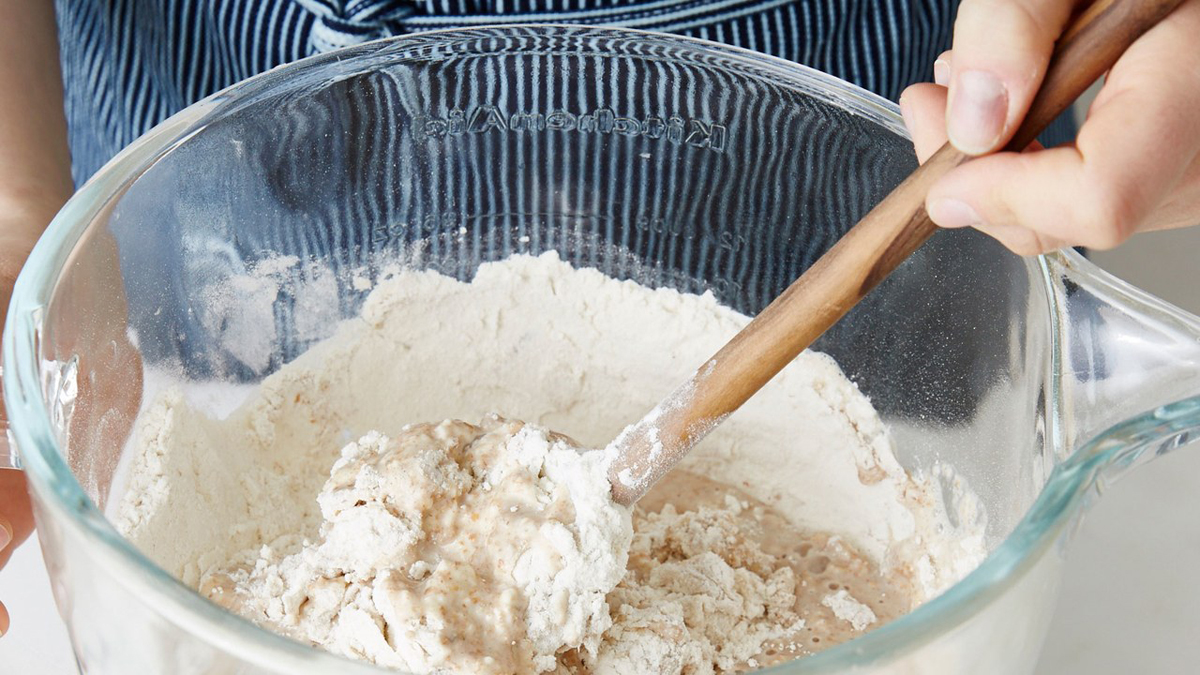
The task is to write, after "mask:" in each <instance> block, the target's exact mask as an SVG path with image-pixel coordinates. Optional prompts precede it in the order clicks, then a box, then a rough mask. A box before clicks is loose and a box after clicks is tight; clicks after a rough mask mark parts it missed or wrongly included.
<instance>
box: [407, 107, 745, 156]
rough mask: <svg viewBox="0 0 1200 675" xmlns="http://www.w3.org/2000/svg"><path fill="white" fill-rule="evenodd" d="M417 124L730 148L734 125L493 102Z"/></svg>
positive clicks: (436, 130) (436, 132) (439, 132)
mask: <svg viewBox="0 0 1200 675" xmlns="http://www.w3.org/2000/svg"><path fill="white" fill-rule="evenodd" d="M416 128H417V131H418V133H423V134H424V135H425V136H427V137H429V138H444V137H446V136H462V135H464V134H483V133H487V132H489V131H499V132H521V131H546V130H550V131H575V132H579V133H585V134H587V133H595V134H617V135H620V136H645V137H646V138H652V139H655V140H660V139H661V140H665V141H667V142H668V143H673V144H675V145H690V146H693V147H697V148H708V149H709V150H714V151H716V152H724V151H725V148H726V146H727V143H728V139H729V128H728V127H727V126H726V125H724V124H717V123H715V122H710V121H707V120H697V119H686V118H683V117H679V116H678V115H669V116H665V117H660V116H658V115H647V116H645V117H643V118H641V119H637V118H634V117H621V116H619V115H617V114H616V113H615V112H613V111H612V110H609V109H608V108H598V109H596V110H594V111H592V112H588V113H573V112H569V111H566V110H554V111H551V112H548V113H540V112H515V113H511V114H510V113H508V112H506V111H504V110H501V109H500V108H498V107H496V106H493V105H481V106H478V107H475V108H471V109H469V110H451V111H450V113H449V114H447V115H446V117H444V118H440V117H424V118H421V119H418V120H417V125H416Z"/></svg>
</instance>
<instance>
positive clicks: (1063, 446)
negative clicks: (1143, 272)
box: [1040, 251, 1200, 473]
mask: <svg viewBox="0 0 1200 675" xmlns="http://www.w3.org/2000/svg"><path fill="white" fill-rule="evenodd" d="M1040 264H1041V266H1042V271H1043V274H1044V275H1045V280H1046V282H1047V287H1048V288H1049V289H1050V302H1051V305H1052V312H1051V320H1052V325H1053V334H1052V345H1051V353H1052V358H1053V363H1052V369H1051V374H1052V377H1051V378H1050V381H1051V385H1050V386H1051V387H1052V388H1053V389H1054V391H1053V392H1049V393H1050V396H1048V397H1047V404H1048V405H1049V406H1051V410H1049V411H1048V412H1049V414H1048V415H1047V418H1048V419H1049V420H1051V421H1052V422H1051V423H1052V424H1053V425H1054V426H1056V427H1057V428H1055V429H1053V430H1052V433H1053V434H1054V436H1055V440H1056V441H1057V442H1056V444H1055V446H1056V448H1058V449H1059V452H1061V453H1063V454H1065V455H1070V454H1074V453H1075V452H1076V451H1077V450H1079V449H1080V448H1083V447H1085V446H1091V447H1093V449H1094V447H1095V445H1096V442H1097V441H1100V440H1102V439H1104V438H1106V437H1108V440H1109V441H1111V440H1113V438H1112V437H1111V435H1112V434H1113V433H1114V432H1116V431H1118V430H1123V433H1121V434H1118V435H1119V436H1120V437H1122V438H1125V439H1126V441H1129V440H1132V439H1131V438H1129V437H1128V432H1131V431H1133V429H1134V428H1136V429H1137V433H1136V436H1137V443H1136V444H1134V445H1136V447H1134V445H1130V446H1129V447H1128V449H1127V451H1126V452H1115V451H1114V450H1115V449H1114V447H1113V446H1112V443H1110V442H1105V443H1103V445H1105V446H1106V447H1108V448H1109V450H1110V451H1113V452H1109V453H1105V454H1107V455H1108V460H1109V461H1110V462H1112V466H1113V468H1116V466H1117V465H1120V466H1124V467H1127V466H1132V465H1133V464H1134V463H1136V462H1137V461H1138V460H1142V459H1148V458H1150V457H1154V456H1157V455H1159V454H1162V453H1164V452H1167V451H1169V450H1171V449H1173V448H1175V447H1179V446H1180V445H1185V444H1187V443H1189V442H1190V441H1192V440H1195V439H1197V438H1200V317H1196V316H1194V315H1192V314H1189V313H1188V312H1185V311H1183V310H1181V309H1179V308H1178V307H1175V306H1173V305H1171V304H1169V303H1167V302H1165V301H1163V300H1161V299H1159V298H1157V297H1155V296H1153V295H1150V294H1149V293H1146V292H1145V291H1142V290H1140V289H1138V288H1135V287H1134V286H1132V285H1130V284H1128V283H1126V282H1125V281H1122V280H1121V279H1118V278H1116V277H1114V276H1112V275H1111V274H1108V273H1107V272H1105V271H1103V270H1101V269H1100V268H1098V267H1096V266H1095V265H1093V264H1092V263H1090V262H1088V261H1087V260H1085V259H1084V258H1083V257H1082V256H1080V255H1079V254H1077V253H1075V252H1073V251H1066V252H1058V253H1054V254H1051V255H1047V256H1043V257H1042V258H1041V259H1040ZM1147 448H1155V450H1154V452H1151V453H1149V454H1148V453H1147V452H1146V450H1147ZM1060 459H1065V457H1060ZM1119 459H1121V460H1123V461H1118V460H1119ZM1106 473H1107V472H1106ZM1117 473H1119V471H1118V472H1117Z"/></svg>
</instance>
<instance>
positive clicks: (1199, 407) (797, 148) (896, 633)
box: [3, 26, 1200, 675]
mask: <svg viewBox="0 0 1200 675" xmlns="http://www.w3.org/2000/svg"><path fill="white" fill-rule="evenodd" d="M914 166H915V161H914V158H913V156H912V151H911V146H910V143H909V141H908V139H907V137H906V135H905V132H904V131H903V128H902V125H901V123H900V119H899V116H898V114H897V110H896V107H895V106H894V105H893V104H891V103H889V102H887V101H884V100H882V99H879V98H878V97H875V96H873V95H871V94H869V93H866V92H864V91H862V90H860V89H858V88H856V87H854V86H851V85H849V84H847V83H845V82H842V81H839V80H837V79H834V78H832V77H829V76H826V75H823V74H821V73H818V72H814V71H812V70H808V69H806V68H803V67H801V66H798V65H796V64H793V63H788V62H784V61H780V60H777V59H773V58H770V57H766V56H762V55H758V54H754V53H751V52H747V51H743V50H739V49H734V48H730V47H725V46H720V45H716V44H711V43H706V42H702V41H697V40H689V39H683V38H677V37H669V36H663V35H655V34H650V33H640V32H635V31H625V30H612V29H594V28H587V27H551V26H510V27H505V28H480V29H474V30H464V31H452V32H439V33H429V34H423V35H416V36H410V37H404V38H400V39H394V40H385V41H380V42H374V43H370V44H366V45H362V46H358V47H354V48H352V49H348V50H344V51H341V52H338V53H335V54H329V55H325V56H320V57H314V58H311V59H306V60H304V61H301V62H299V63H295V64H292V65H289V66H286V67H283V68H278V69H276V70H274V71H271V72H269V73H266V74H263V75H261V76H258V77H255V78H253V79H251V80H248V81H246V82H243V83H241V84H238V85H236V86H234V87H231V88H229V89H227V90H225V91H223V92H221V93H219V94H217V95H215V96H212V97H210V98H208V99H206V100H204V101H202V102H200V103H198V104H196V105H194V106H192V107H190V108H188V109H187V110H185V111H183V112H181V113H179V114H178V115H175V116H174V117H172V118H171V119H169V120H168V121H167V122H165V123H163V124H162V125H161V126H159V127H158V128H156V129H155V130H154V131H152V132H150V133H149V134H147V135H146V136H144V137H143V138H141V139H140V140H138V141H137V142H136V143H134V144H133V145H132V146H130V147H129V148H128V149H126V150H125V151H124V152H123V153H121V155H120V156H119V157H117V158H116V159H114V160H113V161H112V162H111V163H109V165H108V166H107V167H106V168H105V169H104V170H102V171H101V172H100V173H99V174H97V175H96V176H95V177H94V178H93V179H92V180H91V181H90V182H89V183H88V184H87V185H86V186H84V187H83V188H82V189H81V190H80V191H79V193H78V194H77V195H76V196H75V197H74V198H73V199H72V200H71V201H70V202H69V203H68V204H67V205H66V207H65V208H64V209H63V210H62V212H61V213H60V214H59V215H58V217H57V218H56V219H55V220H54V223H53V224H52V225H51V227H50V229H49V231H48V232H47V234H46V235H45V236H44V237H43V238H42V240H41V242H40V243H39V244H38V246H37V248H36V250H35V251H34V253H33V255H32V257H31V258H30V260H29V263H28V265H27V266H26V268H25V270H24V271H23V273H22V274H21V277H20V280H19V281H18V284H17V288H16V291H15V294H14V297H13V304H12V309H11V311H10V313H9V319H8V325H7V328H6V331H5V335H4V346H3V348H4V352H3V355H4V363H5V364H6V365H7V366H8V367H6V368H5V370H4V392H5V397H6V400H7V405H8V412H9V415H10V421H11V431H12V434H13V437H14V439H15V443H16V445H17V447H18V448H19V449H20V452H19V456H20V460H21V463H23V465H24V468H25V470H26V471H27V472H28V477H29V483H30V486H31V489H32V492H33V496H34V500H35V508H36V514H37V521H38V527H39V531H40V538H41V541H42V545H43V547H44V550H45V551H44V552H45V558H46V561H47V565H48V566H49V568H50V574H51V578H52V580H53V588H54V592H55V596H56V599H57V602H58V604H59V608H60V610H61V613H62V615H63V617H64V618H65V620H66V623H67V625H68V627H69V630H70V633H71V638H72V640H73V644H74V646H75V650H76V653H77V655H78V658H79V661H80V663H81V664H82V667H83V669H84V670H86V672H89V673H131V672H144V673H151V672H159V673H162V672H170V673H180V674H182V673H301V672H303V673H358V672H361V673H370V672H381V671H379V670H378V669H375V668H372V667H369V666H366V665H362V664H356V663H350V662H348V661H346V660H343V659H341V658H339V657H335V656H332V655H329V654H326V653H324V652H321V651H318V650H316V649H312V648H309V647H307V646H304V645H300V644H298V643H294V642H290V641H288V640H285V639H283V638H280V637H277V636H274V635H272V634H270V633H268V632H266V631H264V630H262V629H259V628H257V627H255V626H253V625H251V624H250V623H248V622H246V621H244V620H242V619H240V618H237V617H235V616H233V615H230V614H227V613H225V612H224V611H223V610H221V609H218V608H217V607H216V606H215V605H212V604H210V603H208V602H207V601H205V600H203V599H202V598H201V597H200V596H198V595H197V594H195V593H194V592H193V591H192V590H190V589H189V588H187V587H186V586H184V585H183V584H181V583H180V582H179V581H177V580H175V579H174V578H172V577H171V576H169V575H167V574H166V573H165V572H163V571H162V570H161V569H159V568H158V567H156V566H155V565H154V564H153V563H152V562H150V561H149V560H148V559H147V558H146V557H144V556H143V555H142V554H141V553H139V552H138V551H137V550H136V549H135V548H134V547H133V546H132V545H130V543H129V542H127V541H125V540H124V539H122V538H121V537H120V536H119V535H118V534H117V533H116V531H115V530H114V529H113V527H112V526H111V525H110V523H109V522H108V520H106V519H105V517H104V515H103V511H104V509H105V508H106V507H107V506H108V501H109V493H110V489H111V488H112V481H113V475H114V471H115V467H116V465H117V463H118V461H119V459H120V455H121V450H122V448H123V447H124V443H125V440H126V437H127V435H128V431H129V428H130V425H131V424H132V422H133V415H134V413H133V412H132V411H136V410H137V409H138V407H139V405H141V403H142V401H143V396H142V394H143V389H144V385H143V381H142V374H143V370H144V369H150V368H153V369H156V370H159V371H161V370H167V371H170V372H172V373H174V374H175V375H174V376H175V379H176V380H177V381H178V382H210V383H211V382H213V381H218V382H226V383H238V384H246V383H253V382H256V381H258V380H260V379H261V378H263V377H264V376H266V375H267V374H269V373H271V372H273V371H274V370H275V369H277V368H278V367H279V366H280V365H281V364H283V363H286V362H287V361H288V360H290V359H292V358H294V357H295V356H296V355H298V354H299V353H301V352H303V351H304V349H306V348H307V347H308V346H310V345H311V344H313V343H314V342H315V341H316V340H318V339H319V338H320V337H322V336H323V335H324V334H325V333H326V331H325V327H324V326H325V324H328V325H332V323H333V321H334V320H335V319H337V318H339V317H350V316H353V315H355V314H356V312H357V310H358V308H359V305H360V303H361V300H362V297H363V292H362V291H359V290H356V288H355V284H354V283H353V282H352V280H351V278H350V275H349V274H340V275H339V276H338V277H337V290H336V292H334V293H331V294H328V295H327V296H324V297H325V299H324V300H323V301H321V302H320V303H318V305H319V306H317V307H315V308H314V307H313V306H312V305H311V301H308V300H306V301H304V302H308V303H309V304H308V305H304V304H303V302H301V300H299V299H297V297H296V296H295V295H294V294H293V295H289V294H288V293H286V292H284V293H281V294H280V295H279V296H278V297H276V298H275V299H274V302H273V303H272V304H271V306H270V312H269V313H268V320H267V323H268V324H270V323H272V322H273V323H274V327H273V329H270V326H267V328H265V329H264V330H265V331H266V334H268V335H269V336H270V339H269V340H266V341H265V342H263V341H260V342H252V343H247V342H245V341H239V340H235V339H231V338H230V335H231V333H230V331H229V328H230V324H231V322H237V321H247V320H250V319H248V318H247V316H244V315H239V314H237V313H236V312H235V313H234V314H226V315H212V313H211V312H208V311H207V310H206V309H205V306H204V305H203V303H199V302H198V301H197V298H201V297H203V296H204V294H205V292H206V291H207V290H210V289H211V288H212V287H213V286H214V285H215V284H219V283H221V282H223V281H227V280H228V279H229V278H231V277H232V276H234V275H237V274H240V273H243V272H245V270H247V269H249V268H250V267H252V266H253V265H254V264H255V263H256V262H258V261H261V260H264V259H267V258H271V257H275V256H280V255H295V256H297V257H299V258H300V259H301V260H305V261H315V262H317V263H320V264H323V265H327V266H331V267H333V268H335V269H338V270H343V271H346V270H354V271H355V274H366V275H368V276H373V275H374V274H375V273H376V272H378V266H379V262H380V261H381V260H385V259H393V260H394V259H396V258H397V257H398V256H399V257H403V259H405V260H406V261H407V262H408V263H409V264H412V265H417V266H422V267H428V268H433V269H437V270H440V271H442V272H445V273H448V274H452V275H456V276H458V277H461V278H469V277H470V276H471V275H472V273H473V270H474V269H475V268H476V267H477V266H478V265H479V264H480V263H481V262H483V261H488V260H495V259H500V258H504V257H506V256H508V255H510V254H512V253H514V252H530V253H539V252H542V251H547V250H556V251H558V252H559V254H560V255H561V256H562V257H563V258H564V259H566V260H569V261H571V262H573V263H575V264H576V265H581V266H590V267H596V268H599V269H601V270H603V271H604V272H606V273H608V274H610V275H613V276H617V277H622V278H634V279H636V280H638V281H640V282H641V283H644V284H648V285H651V286H670V287H674V288H677V289H680V290H683V291H693V292H696V291H702V290H706V289H711V290H712V291H713V292H714V293H715V294H716V295H717V296H718V297H719V298H720V299H721V300H722V301H723V302H725V303H727V304H729V305H732V306H733V307H735V308H737V309H739V310H741V311H743V312H746V313H751V314H753V313H754V312H756V311H758V310H759V309H760V308H762V307H763V306H764V305H765V304H766V303H767V302H768V301H769V299H770V298H772V297H774V296H775V295H776V294H777V293H778V292H780V291H781V290H782V289H783V288H784V287H786V285H787V284H788V283H790V282H791V281H792V280H793V279H794V278H795V277H796V276H797V275H799V274H800V273H801V272H802V271H803V270H804V269H805V268H806V267H807V266H808V265H809V264H811V263H812V261H813V260H814V259H815V258H816V257H817V256H818V255H819V254H820V253H821V252H822V251H824V250H825V249H826V248H827V247H828V246H829V245H831V244H832V242H833V241H835V240H836V238H837V237H838V236H839V235H840V234H841V233H842V232H843V231H845V229H846V228H847V227H849V226H850V225H851V224H853V223H854V222H855V221H856V220H857V218H858V217H859V216H860V215H862V214H863V213H864V212H865V211H866V210H867V209H868V208H869V207H870V206H871V205H873V204H874V203H875V202H877V201H878V200H879V199H880V198H882V197H883V196H884V195H885V194H886V193H887V192H888V191H889V190H890V189H891V188H892V187H893V186H894V185H896V184H897V183H898V182H899V181H900V180H901V179H902V178H903V177H904V176H905V175H907V174H908V173H909V172H910V171H911V170H912V169H913V168H914ZM297 304H300V305H303V306H301V307H299V308H298V307H297ZM314 311H316V312H317V313H316V314H315V315H314V314H313V312H314ZM313 316H325V317H326V319H328V320H327V321H325V322H324V323H323V324H320V325H316V326H314V325H313V323H314V322H313V321H312V320H311V319H312V317H313ZM817 347H818V348H819V349H821V350H823V351H826V352H828V353H830V354H832V355H833V356H834V357H835V358H836V359H837V360H838V361H839V362H840V363H841V364H842V366H843V368H844V369H845V370H846V372H847V374H848V375H849V376H850V377H851V378H853V379H854V380H855V381H856V382H857V383H858V384H859V386H860V387H861V388H862V389H863V390H864V391H865V392H866V393H867V394H868V395H869V396H870V397H871V399H872V401H873V402H874V404H875V405H876V407H877V408H878V410H879V412H880V413H881V414H882V416H883V417H884V419H885V421H887V423H888V424H889V425H890V426H891V428H892V430H893V432H894V434H895V436H896V440H897V443H898V446H899V452H900V456H901V460H902V462H904V463H905V464H906V466H908V467H909V468H910V469H913V470H921V469H923V468H928V467H931V466H932V465H933V464H934V462H936V461H938V460H944V461H946V462H948V463H950V464H951V465H953V466H954V467H955V468H956V469H957V470H958V471H959V473H961V474H962V476H963V477H964V478H965V479H966V480H967V481H969V483H970V484H971V485H972V486H973V487H974V489H975V490H976V491H977V492H978V493H979V495H980V497H981V500H982V502H983V504H984V506H985V508H986V511H987V517H988V521H987V522H988V526H987V544H988V548H989V550H990V555H989V557H988V558H987V560H986V561H985V562H984V563H983V565H982V566H981V567H980V568H978V569H977V570H976V571H975V572H973V573H972V574H971V575H970V576H968V577H967V578H966V579H965V580H963V581H962V582H960V583H959V584H957V585H956V586H954V587H952V588H951V589H950V590H949V591H947V592H946V593H944V594H943V595H942V596H940V597H938V598H936V599H934V600H933V601H931V602H929V603H927V604H926V605H924V606H922V607H920V608H919V609H917V610H916V611H914V612H912V613H911V614H909V615H907V616H905V617H904V618H902V619H900V620H897V621H895V622H893V623H891V624H889V625H886V626H884V627H882V628H880V629H878V630H875V631H873V632H871V633H869V634H867V635H866V636H864V637H862V638H860V639H857V640H854V641H852V642H849V643H847V644H844V645H840V646H837V647H834V648H831V649H829V650H828V651H825V652H822V653H820V654H818V655H816V656H813V657H811V658H807V659H804V660H801V661H797V662H794V663H791V664H787V665H783V666H780V667H777V668H776V669H774V670H773V671H772V672H780V673H831V672H855V673H926V672H929V673H933V672H936V673H972V674H973V675H979V674H982V673H1004V674H1005V675H1011V674H1013V673H1022V672H1029V671H1030V670H1031V669H1032V667H1033V664H1034V662H1035V660H1036V656H1037V652H1038V650H1039V647H1040V644H1041V639H1042V636H1043V634H1044V631H1045V628H1046V623H1047V622H1048V620H1049V616H1050V609H1051V606H1052V604H1053V602H1054V599H1055V590H1056V587H1057V581H1058V577H1059V573H1060V564H1061V561H1062V554H1063V550H1064V547H1065V544H1066V543H1067V541H1068V539H1069V537H1070V533H1071V532H1072V529H1073V527H1074V525H1075V524H1076V523H1077V522H1078V521H1079V519H1080V516H1081V514H1082V513H1083V512H1084V511H1085V507H1086V505H1087V504H1088V503H1089V502H1090V500H1091V499H1092V498H1093V497H1094V496H1095V495H1096V494H1098V491H1099V488H1100V487H1101V486H1102V485H1103V483H1104V481H1106V480H1111V479H1112V478H1113V477H1115V476H1116V475H1119V473H1120V472H1121V471H1123V470H1125V469H1127V468H1128V467H1130V466H1133V465H1134V464H1136V463H1137V462H1138V461H1140V460H1142V459H1145V458H1148V457H1152V456H1154V455H1156V454H1159V453H1162V452H1165V451H1167V450H1170V449H1171V448H1174V447H1177V446H1179V445H1182V444H1185V443H1187V442H1188V441H1189V440H1191V439H1192V438H1193V437H1192V436H1191V435H1190V434H1194V433H1195V432H1196V431H1197V430H1198V429H1200V398H1197V393H1198V392H1200V323H1198V321H1197V319H1196V318H1195V317H1192V316H1189V315H1186V314H1184V313H1182V312H1180V311H1179V310H1177V309H1174V308H1172V307H1169V306H1167V305H1165V304H1164V303H1162V302H1160V301H1159V300H1157V299H1155V298H1153V297H1150V296H1148V295H1146V294H1144V293H1141V292H1140V291H1138V290H1136V289H1134V288H1131V287H1129V286H1127V285H1125V284H1124V283H1122V282H1120V281H1118V280H1116V279H1113V278H1111V277H1109V276H1107V275H1105V274H1104V273H1102V272H1100V271H1099V270H1098V269H1096V268H1095V267H1093V266H1092V265H1091V264H1089V263H1088V262H1087V261H1086V260H1084V259H1083V258H1081V257H1080V256H1078V255H1077V254H1075V253H1073V252H1063V253H1059V254H1055V255H1050V256H1045V257H1041V258H1031V259H1021V258H1018V257H1015V256H1012V255H1010V254H1008V253H1006V252H1005V251H1004V250H1003V249H1001V248H1000V247H999V246H997V245H996V244H995V243H993V242H992V241H991V240H989V239H987V238H985V237H983V236H980V235H977V234H975V233H972V232H947V233H939V234H938V235H936V236H935V237H934V239H933V240H932V241H931V242H930V243H929V244H928V245H927V246H926V247H924V248H923V249H922V250H921V251H919V252H918V253H917V254H916V255H915V256H913V258H912V259H911V260H909V261H907V262H906V263H905V264H904V265H903V266H902V267H901V268H900V269H899V270H898V271H897V273H896V274H895V275H894V276H893V277H891V278H890V279H888V280H887V281H885V282H884V283H883V284H882V286H881V287H880V288H879V290H877V291H876V292H875V293H874V294H873V295H872V296H871V297H869V298H868V299H867V300H866V301H865V302H864V303H863V304H862V305H861V306H859V307H858V308H856V309H855V310H854V311H852V312H851V313H850V315H849V316H847V317H846V319H845V320H844V321H842V322H841V323H840V324H839V325H838V326H837V327H835V328H834V329H833V330H832V331H830V332H829V333H828V334H827V335H826V336H824V337H823V338H822V339H821V341H820V343H819V344H818V345H817ZM663 393H666V392H663ZM197 517H202V514H197Z"/></svg>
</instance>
